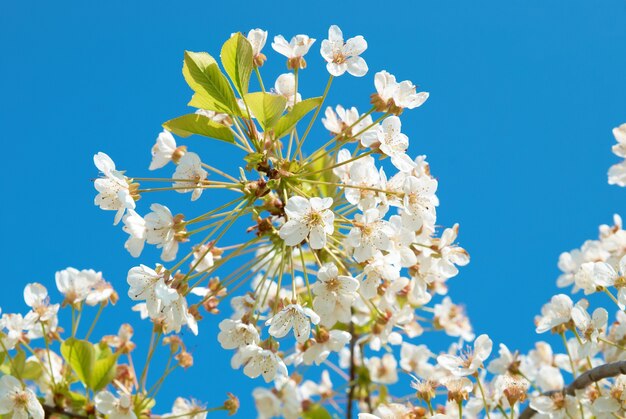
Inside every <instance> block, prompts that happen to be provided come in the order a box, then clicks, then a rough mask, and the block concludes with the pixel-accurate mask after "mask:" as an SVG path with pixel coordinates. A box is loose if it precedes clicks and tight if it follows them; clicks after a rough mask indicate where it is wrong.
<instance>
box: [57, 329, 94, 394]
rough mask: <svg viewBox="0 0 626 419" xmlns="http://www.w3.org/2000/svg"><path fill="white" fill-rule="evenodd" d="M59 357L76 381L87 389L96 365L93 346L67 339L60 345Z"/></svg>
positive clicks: (85, 342)
mask: <svg viewBox="0 0 626 419" xmlns="http://www.w3.org/2000/svg"><path fill="white" fill-rule="evenodd" d="M61 355H63V359H65V362H67V363H68V364H69V365H70V366H71V367H72V370H73V371H74V373H75V374H76V375H77V376H78V379H79V380H80V381H81V382H82V383H83V384H84V385H85V386H87V387H89V384H90V377H91V371H93V369H94V366H95V364H96V350H95V348H94V347H93V345H92V344H91V343H89V342H87V341H85V340H78V339H75V338H69V339H67V340H66V341H65V342H63V344H62V345H61Z"/></svg>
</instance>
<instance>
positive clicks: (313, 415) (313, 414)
mask: <svg viewBox="0 0 626 419" xmlns="http://www.w3.org/2000/svg"><path fill="white" fill-rule="evenodd" d="M302 418H303V419H332V416H330V413H328V410H326V409H325V408H324V407H322V406H321V405H319V404H315V405H313V406H311V407H310V408H309V410H307V411H306V412H304V413H303V414H302Z"/></svg>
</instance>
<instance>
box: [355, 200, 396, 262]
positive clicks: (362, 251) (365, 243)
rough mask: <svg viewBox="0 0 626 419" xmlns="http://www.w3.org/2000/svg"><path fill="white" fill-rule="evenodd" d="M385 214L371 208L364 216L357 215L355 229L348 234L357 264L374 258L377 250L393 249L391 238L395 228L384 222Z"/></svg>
mask: <svg viewBox="0 0 626 419" xmlns="http://www.w3.org/2000/svg"><path fill="white" fill-rule="evenodd" d="M383 216H384V213H381V211H380V210H379V209H377V208H370V209H368V210H367V211H365V212H364V213H363V214H356V215H355V217H354V227H353V228H352V229H350V233H348V238H347V241H348V243H349V244H350V246H351V247H353V248H354V253H353V256H354V258H355V259H356V260H357V262H365V261H366V260H368V259H370V258H372V257H373V256H374V254H375V253H376V251H377V250H383V251H389V250H390V249H391V239H390V236H391V235H392V234H393V227H392V226H391V224H389V222H388V221H385V220H383V219H382V218H383Z"/></svg>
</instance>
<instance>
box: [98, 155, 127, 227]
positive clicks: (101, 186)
mask: <svg viewBox="0 0 626 419" xmlns="http://www.w3.org/2000/svg"><path fill="white" fill-rule="evenodd" d="M93 162H94V164H95V165H96V167H97V168H98V170H100V172H102V174H103V175H104V177H103V178H98V179H96V180H95V181H94V186H95V188H96V190H97V191H98V195H96V197H95V199H94V203H95V204H96V205H97V206H99V207H100V208H101V209H103V210H113V211H117V213H116V214H115V220H114V224H116V225H117V223H119V222H120V220H121V219H122V216H123V215H124V212H125V211H126V210H127V209H135V199H134V198H133V196H132V193H131V189H130V188H131V183H130V182H129V181H128V179H127V178H126V176H124V175H123V174H122V172H120V171H118V170H115V163H113V160H111V158H110V157H109V156H108V155H106V154H105V153H102V152H99V153H98V154H96V155H95V156H93Z"/></svg>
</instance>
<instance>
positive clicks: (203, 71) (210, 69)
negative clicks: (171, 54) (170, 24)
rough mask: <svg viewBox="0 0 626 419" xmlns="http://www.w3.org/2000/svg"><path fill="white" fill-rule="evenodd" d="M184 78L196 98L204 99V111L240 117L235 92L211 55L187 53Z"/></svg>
mask: <svg viewBox="0 0 626 419" xmlns="http://www.w3.org/2000/svg"><path fill="white" fill-rule="evenodd" d="M183 76H184V77H185V80H186V81H187V84H188V85H189V87H191V89H192V90H193V91H194V92H196V94H195V95H194V97H195V96H197V95H199V96H201V97H202V104H203V107H202V109H208V110H212V111H217V112H224V113H228V114H234V115H239V113H240V112H239V105H237V100H236V99H235V92H233V89H232V88H231V87H230V84H229V83H228V80H227V79H226V77H225V76H224V74H222V72H221V71H220V68H219V67H218V65H217V62H216V61H215V59H214V58H213V57H211V56H210V55H209V54H207V53H206V52H191V51H185V61H184V63H183ZM192 102H194V100H193V99H192ZM195 102H197V100H196V101H195ZM190 104H191V102H190Z"/></svg>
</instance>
